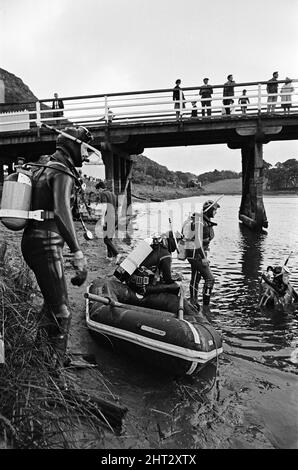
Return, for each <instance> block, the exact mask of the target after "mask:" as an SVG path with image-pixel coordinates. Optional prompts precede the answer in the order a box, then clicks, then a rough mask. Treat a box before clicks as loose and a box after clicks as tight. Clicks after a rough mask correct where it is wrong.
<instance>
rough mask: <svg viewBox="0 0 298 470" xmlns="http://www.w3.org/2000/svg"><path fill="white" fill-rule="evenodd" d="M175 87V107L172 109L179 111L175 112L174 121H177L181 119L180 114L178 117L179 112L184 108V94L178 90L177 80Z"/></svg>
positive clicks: (179, 83) (178, 83) (178, 81)
mask: <svg viewBox="0 0 298 470" xmlns="http://www.w3.org/2000/svg"><path fill="white" fill-rule="evenodd" d="M175 83H176V85H175V86H174V88H173V101H175V106H174V109H178V110H179V111H176V120H177V121H179V119H182V114H181V116H180V110H181V109H184V108H185V103H184V100H185V97H184V93H183V91H182V90H181V88H180V85H181V80H180V78H178V79H177V80H176V82H175Z"/></svg>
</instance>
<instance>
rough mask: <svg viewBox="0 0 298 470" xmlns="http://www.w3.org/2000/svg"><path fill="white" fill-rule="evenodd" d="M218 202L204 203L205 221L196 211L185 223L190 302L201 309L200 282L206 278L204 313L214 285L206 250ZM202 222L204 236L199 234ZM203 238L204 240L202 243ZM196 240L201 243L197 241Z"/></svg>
mask: <svg viewBox="0 0 298 470" xmlns="http://www.w3.org/2000/svg"><path fill="white" fill-rule="evenodd" d="M219 207H220V205H219V204H218V203H217V202H214V201H211V200H208V201H206V202H205V203H204V205H203V221H201V217H200V214H199V213H196V212H194V213H193V214H192V215H191V216H190V217H189V218H188V219H187V220H186V221H185V222H184V224H183V227H182V235H183V236H184V238H185V242H186V258H187V261H188V262H189V264H190V266H191V280H190V284H189V291H190V302H191V303H192V304H193V305H195V306H196V307H197V308H198V309H200V306H199V303H198V292H199V283H200V280H201V278H202V277H203V279H204V281H205V282H204V286H203V313H209V304H210V296H211V293H212V290H213V286H214V282H215V279H214V276H213V274H212V271H211V269H210V265H209V261H208V259H207V256H206V251H209V244H210V242H211V240H212V239H213V238H214V230H213V227H214V226H215V225H217V224H216V223H214V222H212V221H211V220H210V219H212V218H213V217H214V216H215V214H216V210H217V208H219ZM200 224H202V229H203V230H202V237H201V236H200V235H199V232H200V230H201V227H199V225H200ZM201 238H202V240H203V242H202V243H201V241H200V240H201ZM196 240H197V241H198V242H199V243H196Z"/></svg>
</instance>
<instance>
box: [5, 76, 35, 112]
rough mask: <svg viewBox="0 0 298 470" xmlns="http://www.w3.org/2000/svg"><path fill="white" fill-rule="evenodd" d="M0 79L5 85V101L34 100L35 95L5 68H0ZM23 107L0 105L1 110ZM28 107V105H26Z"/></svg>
mask: <svg viewBox="0 0 298 470" xmlns="http://www.w3.org/2000/svg"><path fill="white" fill-rule="evenodd" d="M0 79H1V80H3V82H4V86H5V95H4V99H5V103H22V102H26V101H32V102H36V101H37V97H36V96H35V95H34V94H33V93H32V91H31V90H30V88H29V87H28V86H27V85H25V83H24V82H23V81H22V80H21V79H20V78H19V77H16V76H15V75H13V74H12V73H10V72H7V70H4V69H1V68H0ZM23 108H24V107H22V106H18V105H14V106H11V105H10V106H1V108H0V109H1V112H6V111H20V110H22V109H23ZM26 108H27V109H28V106H26ZM32 109H33V108H32Z"/></svg>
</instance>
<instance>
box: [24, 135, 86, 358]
mask: <svg viewBox="0 0 298 470" xmlns="http://www.w3.org/2000/svg"><path fill="white" fill-rule="evenodd" d="M64 132H65V133H67V134H68V135H69V136H72V138H74V139H73V140H72V139H71V138H69V137H66V135H63V133H61V134H60V135H59V136H58V138H57V142H56V151H55V153H54V154H53V155H50V156H49V161H48V163H47V164H46V165H43V166H42V167H37V169H34V171H33V178H32V210H38V209H42V210H43V211H44V214H45V220H43V221H36V220H30V221H29V222H28V225H27V227H26V228H25V230H24V233H23V238H22V245H21V248H22V254H23V257H24V259H25V261H26V263H27V264H28V266H29V267H30V268H31V269H32V271H33V272H34V274H35V276H36V279H37V282H38V285H39V287H40V290H41V293H42V295H43V298H44V306H43V309H42V312H41V314H42V315H41V316H42V318H41V321H40V327H39V331H38V334H39V336H40V334H41V333H42V331H44V332H45V333H46V335H47V337H48V340H49V343H50V346H51V352H52V354H53V359H54V364H55V366H62V365H63V364H64V361H65V353H66V349H67V341H68V334H69V329H70V321H71V313H70V310H69V303H68V294H67V285H66V280H65V276H64V267H63V256H62V248H63V245H64V243H66V244H67V245H68V247H69V249H70V251H71V253H72V255H73V258H72V265H73V267H74V269H75V271H76V275H75V277H73V278H72V279H71V282H72V284H74V285H77V286H80V285H81V284H83V282H84V281H85V280H86V278H87V261H86V258H85V257H84V255H83V253H82V251H81V248H80V246H79V242H78V239H77V235H76V230H75V226H74V222H73V218H72V201H73V200H74V196H75V188H76V185H78V184H79V174H78V172H77V170H76V167H81V166H82V162H83V160H84V159H85V158H87V157H88V148H87V147H86V146H85V145H84V142H85V143H88V142H90V140H92V138H93V137H92V135H91V133H90V132H89V131H88V129H86V128H85V127H78V128H76V127H74V128H67V129H65V131H64Z"/></svg>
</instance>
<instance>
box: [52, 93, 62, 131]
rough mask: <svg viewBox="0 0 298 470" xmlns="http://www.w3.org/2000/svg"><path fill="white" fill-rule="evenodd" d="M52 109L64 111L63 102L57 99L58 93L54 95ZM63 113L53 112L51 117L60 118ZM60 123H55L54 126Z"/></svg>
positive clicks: (59, 121)
mask: <svg viewBox="0 0 298 470" xmlns="http://www.w3.org/2000/svg"><path fill="white" fill-rule="evenodd" d="M52 109H64V104H63V101H62V100H61V99H60V98H58V93H54V99H53V101H52ZM62 116H63V111H55V112H54V113H53V117H58V118H59V117H62ZM59 123H61V120H58V121H56V124H59Z"/></svg>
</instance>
